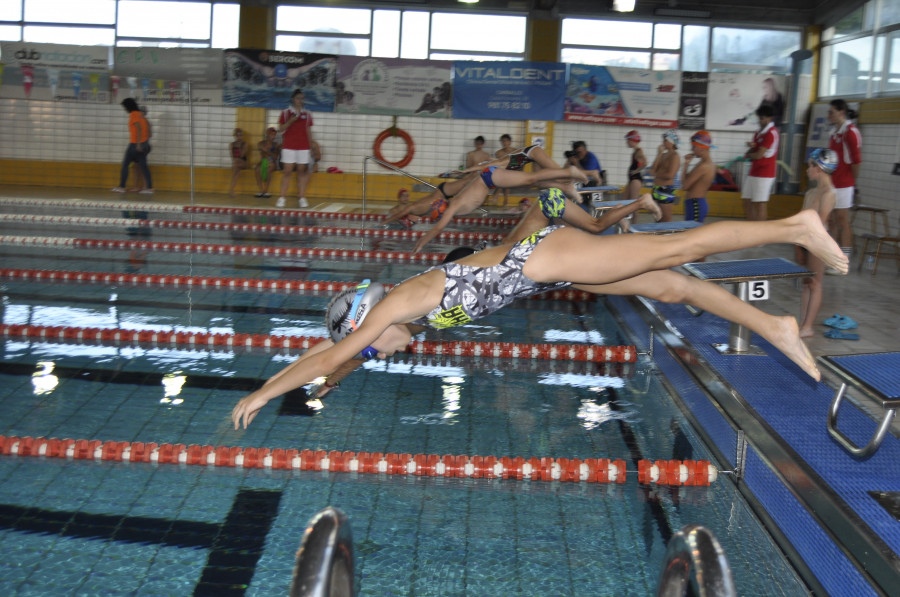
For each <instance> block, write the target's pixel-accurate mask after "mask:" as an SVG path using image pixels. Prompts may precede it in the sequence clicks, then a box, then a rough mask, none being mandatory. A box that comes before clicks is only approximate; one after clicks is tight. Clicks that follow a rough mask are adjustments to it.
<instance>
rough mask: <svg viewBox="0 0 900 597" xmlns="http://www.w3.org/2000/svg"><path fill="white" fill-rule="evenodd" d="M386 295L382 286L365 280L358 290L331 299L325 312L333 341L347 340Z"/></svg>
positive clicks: (353, 289)
mask: <svg viewBox="0 0 900 597" xmlns="http://www.w3.org/2000/svg"><path fill="white" fill-rule="evenodd" d="M385 294H387V293H386V292H385V290H384V286H382V285H381V284H378V283H377V282H375V283H373V282H372V281H371V280H363V281H362V282H361V283H360V284H358V285H357V286H356V288H348V289H347V290H344V291H343V292H341V293H340V294H338V295H337V296H336V297H334V298H333V299H331V302H330V303H328V308H327V309H326V311H325V326H326V327H327V328H328V334H329V335H330V336H331V339H332V340H333V341H334V342H338V341H340V340H343V339H344V338H346V337H347V336H348V335H349V334H350V332H352V331H353V330H355V329H356V328H358V327H359V326H360V325H361V324H362V322H363V319H365V318H366V315H368V314H369V311H371V310H372V307H374V306H375V305H376V304H377V303H378V301H380V300H381V299H383V298H384V295H385Z"/></svg>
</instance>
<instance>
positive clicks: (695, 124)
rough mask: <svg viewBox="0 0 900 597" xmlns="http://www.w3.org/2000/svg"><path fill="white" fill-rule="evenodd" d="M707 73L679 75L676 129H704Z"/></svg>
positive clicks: (684, 73)
mask: <svg viewBox="0 0 900 597" xmlns="http://www.w3.org/2000/svg"><path fill="white" fill-rule="evenodd" d="M708 83H709V73H697V72H683V73H681V109H680V111H679V112H678V128H680V129H689V130H701V129H705V128H706V100H707V97H706V96H707V93H708Z"/></svg>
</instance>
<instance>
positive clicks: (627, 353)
mask: <svg viewBox="0 0 900 597" xmlns="http://www.w3.org/2000/svg"><path fill="white" fill-rule="evenodd" d="M0 336H5V337H7V338H49V339H59V340H81V341H88V340H89V341H101V342H109V343H132V344H136V343H137V344H139V343H149V344H156V345H160V344H179V345H188V346H197V347H202V346H210V347H213V346H221V347H233V346H243V347H252V348H289V349H308V348H310V347H312V346H315V345H316V344H318V343H319V342H321V341H322V340H324V338H322V337H317V336H279V335H269V334H213V333H207V332H178V331H165V330H126V329H120V328H85V327H73V326H41V325H27V324H0ZM405 352H407V353H411V354H417V355H448V356H456V357H496V358H504V359H541V360H569V361H584V362H601V363H602V362H618V363H633V362H635V361H637V349H636V348H635V347H634V346H594V345H587V344H547V343H539V344H528V343H517V342H472V341H465V342H435V341H415V342H412V343H410V344H409V346H407V347H406V350H405Z"/></svg>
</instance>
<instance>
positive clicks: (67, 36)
mask: <svg viewBox="0 0 900 597" xmlns="http://www.w3.org/2000/svg"><path fill="white" fill-rule="evenodd" d="M22 41H27V42H32V43H43V44H69V45H74V46H112V45H115V43H116V32H115V31H113V29H111V28H108V29H99V28H93V27H37V26H32V25H26V26H25V27H24V30H23V31H22Z"/></svg>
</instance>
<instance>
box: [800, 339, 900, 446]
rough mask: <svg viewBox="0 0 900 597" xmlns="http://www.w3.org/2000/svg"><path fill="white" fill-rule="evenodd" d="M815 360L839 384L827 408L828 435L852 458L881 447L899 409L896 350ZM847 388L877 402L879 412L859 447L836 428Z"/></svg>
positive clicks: (899, 370) (899, 373) (899, 364)
mask: <svg viewBox="0 0 900 597" xmlns="http://www.w3.org/2000/svg"><path fill="white" fill-rule="evenodd" d="M818 361H819V364H820V365H822V368H823V369H825V370H826V371H827V372H829V373H832V374H833V375H835V376H836V377H837V379H838V381H840V383H841V386H840V388H838V390H837V391H836V392H835V394H834V398H833V399H832V401H831V407H830V408H829V410H828V433H829V435H831V437H832V438H834V440H835V441H837V443H838V444H840V445H841V447H842V448H844V449H845V450H846V451H847V452H849V453H850V454H851V455H852V456H854V457H855V458H866V457H868V456H871V455H872V454H874V453H875V451H876V450H878V448H879V447H880V446H881V442H882V441H884V438H885V436H886V435H887V434H888V430H889V429H890V426H891V422H892V421H893V420H894V415H895V414H896V412H897V409H898V408H900V352H879V353H873V354H850V355H844V356H822V357H819V358H818ZM848 389H849V390H851V391H852V392H855V393H858V394H862V395H865V396H867V397H868V398H869V399H871V400H873V401H874V402H875V403H876V404H879V405H880V406H881V409H882V412H883V414H882V417H881V421H880V423H879V424H878V427H877V428H876V430H875V433H874V435H873V436H872V439H870V440H869V443H868V444H866V445H865V446H863V447H859V446H857V445H856V444H855V443H854V442H853V441H852V440H851V439H850V438H849V437H847V436H846V435H845V434H844V433H843V432H841V431H840V430H839V429H838V428H837V417H838V410H839V409H840V407H841V401H842V400H843V399H844V396H845V394H846V392H847V390H848Z"/></svg>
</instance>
